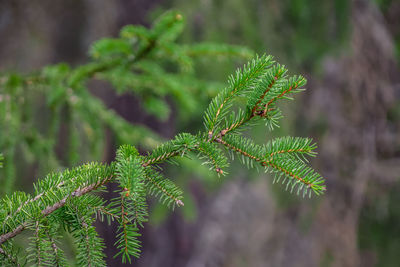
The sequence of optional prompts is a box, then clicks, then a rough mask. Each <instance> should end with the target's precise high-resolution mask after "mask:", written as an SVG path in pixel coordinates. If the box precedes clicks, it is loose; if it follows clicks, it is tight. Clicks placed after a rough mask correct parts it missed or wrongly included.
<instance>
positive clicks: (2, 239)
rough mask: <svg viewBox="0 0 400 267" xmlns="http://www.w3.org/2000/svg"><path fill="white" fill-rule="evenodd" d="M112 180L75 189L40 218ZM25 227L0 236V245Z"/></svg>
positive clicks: (19, 227) (43, 211) (22, 225)
mask: <svg viewBox="0 0 400 267" xmlns="http://www.w3.org/2000/svg"><path fill="white" fill-rule="evenodd" d="M112 178H113V177H112V176H110V177H106V178H104V179H102V180H101V181H100V182H98V183H94V184H91V185H88V186H86V187H83V188H78V189H76V190H75V191H73V192H72V193H71V194H69V195H68V196H66V197H64V198H63V199H61V200H60V201H58V202H56V203H54V204H53V205H51V206H48V207H46V208H45V209H44V210H42V211H41V214H42V216H43V217H45V216H47V215H49V214H51V213H53V212H54V211H56V210H57V209H59V208H61V207H63V206H64V205H65V203H66V202H67V200H68V199H69V198H73V197H80V196H82V195H85V194H87V193H89V192H91V191H93V190H95V189H97V188H98V187H100V186H102V185H105V184H106V183H108V182H110V181H111V179H112ZM35 198H36V197H35ZM27 226H28V223H27V222H25V223H22V224H21V225H19V226H17V227H16V228H15V229H14V230H12V231H10V232H8V233H5V234H3V235H1V236H0V244H3V243H4V242H6V241H7V240H9V239H11V238H13V237H15V236H16V235H18V234H20V233H21V232H22V231H24V230H25V228H26V227H27Z"/></svg>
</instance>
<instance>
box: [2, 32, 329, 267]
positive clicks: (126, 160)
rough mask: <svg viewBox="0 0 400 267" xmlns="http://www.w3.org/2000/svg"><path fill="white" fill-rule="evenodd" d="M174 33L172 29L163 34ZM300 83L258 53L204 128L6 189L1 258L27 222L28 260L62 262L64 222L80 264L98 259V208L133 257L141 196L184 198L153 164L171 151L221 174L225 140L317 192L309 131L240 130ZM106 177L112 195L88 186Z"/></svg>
mask: <svg viewBox="0 0 400 267" xmlns="http://www.w3.org/2000/svg"><path fill="white" fill-rule="evenodd" d="M160 27H161V26H160ZM178 28H179V27H178ZM178 28H177V29H178ZM136 30H138V29H136ZM124 34H129V31H128V30H126V31H125V32H124ZM141 34H142V35H140V36H141V37H140V38H144V39H146V38H150V39H151V35H149V36H147V35H146V33H144V32H142V33H141ZM174 38H175V36H174V35H172V34H171V35H166V36H164V37H163V39H162V40H163V41H168V40H171V39H174ZM150 39H149V40H150ZM163 41H162V42H163ZM103 45H107V42H106V43H104V44H103ZM108 45H110V44H108ZM114 45H115V46H116V48H115V49H117V48H118V50H124V49H126V47H125V46H124V45H123V44H118V43H117V44H114ZM93 49H94V50H93V51H97V50H101V49H102V48H100V47H97V48H93ZM96 49H97V50H96ZM93 53H94V54H95V52H93ZM110 56H111V55H110ZM304 85H305V79H304V78H303V77H301V76H293V77H288V76H287V70H286V69H285V68H284V67H283V66H281V65H279V64H277V63H275V62H274V61H273V60H272V57H271V56H267V55H263V56H260V57H256V59H254V60H253V61H251V62H250V63H248V64H247V65H246V66H245V67H244V68H243V69H242V70H239V71H237V72H236V74H235V75H233V76H231V78H230V79H229V85H228V87H226V88H225V89H223V90H222V91H221V93H220V94H218V96H216V97H215V98H214V99H213V100H212V101H211V103H210V106H209V107H208V109H207V110H206V112H205V115H204V120H205V122H204V124H205V126H206V131H205V132H201V133H198V134H196V135H193V134H189V133H182V134H178V135H177V136H176V137H175V138H174V139H173V140H171V141H168V142H166V143H164V144H161V145H159V146H158V147H157V148H155V149H153V150H152V151H151V152H148V153H147V155H145V156H143V155H140V154H139V153H138V151H137V149H136V148H135V147H134V146H132V145H122V146H121V147H120V148H119V149H118V150H117V156H116V159H115V161H114V162H112V163H111V164H109V165H106V164H97V163H91V164H85V165H82V166H80V167H77V168H73V169H70V170H65V171H62V172H58V173H57V172H56V173H52V174H49V175H48V176H47V177H46V178H44V179H41V180H39V181H38V182H37V183H35V185H34V189H35V190H34V194H33V196H31V195H29V194H26V193H22V192H15V193H14V194H12V195H11V196H6V197H5V198H3V199H2V200H1V201H0V208H1V209H0V219H1V221H2V225H1V229H0V230H1V235H0V245H1V250H0V254H2V255H3V256H2V258H0V260H1V262H2V263H4V264H6V263H9V262H12V259H15V258H16V257H15V256H14V255H13V254H14V253H15V251H14V250H13V249H12V240H11V239H12V238H13V237H15V236H16V235H18V234H20V233H21V232H22V231H23V230H24V229H30V230H32V231H33V233H34V236H33V237H32V248H33V249H32V253H31V256H30V257H31V259H32V261H33V262H35V263H36V264H39V263H40V264H41V263H49V264H50V263H51V264H53V263H55V262H57V264H59V265H62V264H63V262H64V261H63V253H62V251H61V249H60V247H58V246H57V245H56V243H55V242H56V241H57V239H58V238H59V235H58V233H57V231H52V232H51V231H50V229H51V226H52V224H54V229H59V228H60V227H59V226H60V225H62V226H63V228H65V229H66V230H67V231H70V232H71V233H72V236H73V237H74V238H75V239H76V240H77V241H78V242H79V245H78V248H77V249H78V253H77V262H78V264H79V265H82V266H83V265H84V266H87V265H89V266H102V265H104V254H103V252H102V249H103V248H104V245H103V241H102V240H101V239H100V237H99V236H98V235H97V233H96V231H95V229H94V226H93V223H94V221H95V219H96V218H97V216H99V215H100V216H101V217H104V216H106V217H107V218H108V221H111V220H115V221H117V222H118V225H119V226H118V229H117V234H116V236H117V241H116V243H115V246H116V247H117V248H118V253H117V255H116V256H121V257H122V261H123V262H126V261H129V262H130V261H131V258H132V257H139V255H140V247H141V244H140V240H139V237H140V234H139V232H138V231H139V228H142V227H144V226H145V223H146V222H147V220H148V205H147V201H146V198H147V197H148V196H149V195H154V196H156V197H158V199H159V200H160V202H162V203H164V204H166V205H168V206H170V207H172V208H174V207H180V206H183V205H184V201H183V193H182V190H181V189H180V188H179V187H178V186H176V185H175V184H174V183H173V181H172V180H169V179H167V178H164V176H163V174H162V172H161V171H159V169H160V166H159V165H160V164H162V163H165V162H170V161H172V160H173V158H174V157H189V158H190V157H191V156H194V155H197V156H198V157H199V159H200V160H202V161H203V162H204V163H205V164H207V165H209V166H210V168H211V169H213V171H215V172H216V173H218V174H223V175H225V174H227V171H226V170H225V169H226V168H228V165H229V164H228V158H227V155H226V154H225V153H224V152H223V150H222V149H221V147H223V148H225V150H227V151H228V152H229V153H231V154H232V155H233V154H236V155H239V159H241V161H242V162H243V163H244V164H246V165H247V166H248V167H249V168H251V167H257V166H261V167H262V168H264V169H265V171H266V172H270V173H272V174H274V177H275V178H274V182H282V183H285V184H286V189H288V190H290V191H291V192H295V193H297V194H302V195H303V196H306V195H308V196H310V197H311V195H312V194H313V193H314V194H316V195H319V194H321V193H323V192H324V191H325V186H324V184H323V183H324V179H323V178H322V177H321V175H319V174H318V173H317V172H316V171H314V170H313V169H312V168H311V167H310V166H308V165H307V164H308V160H307V157H308V156H311V157H313V156H315V155H316V152H315V149H316V145H315V144H314V143H312V140H311V139H309V138H301V137H282V138H276V139H273V140H270V141H268V142H267V143H266V144H262V145H258V144H255V143H254V142H253V141H252V140H251V139H250V138H248V137H244V136H243V135H242V132H243V131H242V130H243V129H244V127H251V126H253V125H255V124H257V123H261V122H264V123H266V124H267V126H271V125H275V124H277V123H278V121H277V119H278V116H280V111H279V112H278V110H279V109H278V107H277V102H278V101H279V100H281V99H291V98H290V95H291V94H292V93H295V92H300V91H301V90H302V89H301V87H302V86H304ZM236 99H242V100H243V99H245V100H246V101H245V103H247V106H246V108H245V109H244V110H243V111H239V112H237V111H236V113H235V112H234V111H233V105H234V104H235V100H236ZM242 103H243V101H242ZM109 182H112V183H116V184H117V185H118V189H117V190H116V191H117V193H118V195H117V197H115V198H114V199H112V200H111V201H106V200H103V199H102V198H101V197H100V196H99V195H97V194H93V193H95V192H101V191H102V190H104V185H105V184H106V183H109ZM42 241H45V242H44V243H41V242H42Z"/></svg>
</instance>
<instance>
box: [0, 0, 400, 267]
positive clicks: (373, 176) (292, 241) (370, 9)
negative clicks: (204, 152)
mask: <svg viewBox="0 0 400 267" xmlns="http://www.w3.org/2000/svg"><path fill="white" fill-rule="evenodd" d="M171 8H174V9H178V10H181V11H182V14H183V15H184V16H185V17H186V20H187V27H186V30H185V32H184V35H183V36H182V37H181V41H182V42H197V41H215V42H227V43H232V44H240V45H246V46H248V47H250V48H251V49H254V50H256V51H257V52H258V53H263V52H265V51H266V52H268V53H271V54H273V55H275V56H276V58H277V60H278V61H280V62H281V63H282V64H285V65H287V66H288V67H289V69H290V70H291V73H302V74H304V75H305V76H306V77H307V78H308V80H309V82H308V85H307V91H306V92H305V93H303V94H302V96H300V97H296V101H295V102H296V103H295V104H293V103H291V105H290V106H287V107H286V106H285V108H284V111H285V112H284V113H285V114H286V119H285V120H284V121H285V122H284V125H283V126H282V128H280V129H279V130H278V131H276V132H275V133H274V135H278V136H282V135H293V136H310V137H313V138H314V139H315V140H316V142H317V143H318V146H319V148H318V152H319V156H318V157H317V158H316V159H315V160H313V161H312V165H313V166H314V167H315V168H316V169H317V170H318V171H319V172H320V173H321V174H322V175H323V176H324V177H325V178H326V179H327V188H328V190H327V192H326V194H325V195H323V196H322V197H318V198H313V199H312V200H308V199H302V198H299V197H297V196H293V195H290V194H289V193H287V192H284V191H283V190H281V189H282V188H281V187H280V186H279V185H272V183H271V179H270V177H269V176H268V175H266V174H263V173H257V172H251V174H249V173H248V171H247V170H245V169H244V167H240V168H238V167H236V166H232V168H234V169H235V170H238V171H235V172H234V171H231V173H232V175H230V176H229V177H225V178H223V181H215V186H210V185H209V182H207V183H205V182H202V179H199V178H193V177H186V179H187V180H189V181H190V182H187V187H186V188H185V190H187V191H188V192H190V195H191V196H192V202H193V205H192V208H193V210H194V211H193V212H192V213H190V212H189V214H186V213H187V212H186V213H185V212H182V211H179V210H175V212H174V213H173V214H171V215H168V216H164V215H159V216H158V215H157V212H158V213H162V214H163V211H159V210H157V209H155V210H154V215H152V216H151V218H152V217H154V218H158V217H161V218H162V219H159V220H156V219H155V221H156V222H152V219H151V218H150V223H148V225H147V226H146V228H145V230H144V233H143V242H144V243H143V253H142V256H141V258H140V259H138V260H136V261H135V262H134V263H133V264H131V265H132V266H174V267H179V266H190V267H202V266H210V267H211V266H399V262H400V255H399V254H398V251H400V207H399V206H398V203H400V202H399V201H400V194H399V192H400V191H399V190H400V183H399V177H400V132H399V126H400V124H399V120H400V102H399V100H400V69H399V65H398V62H399V59H400V1H397V0H375V1H372V0H354V1H346V0H331V1H319V0H284V1H279V0H268V1H261V0H249V1H240V0H225V1H223V0H215V1H213V0H193V1H187V0H186V1H183V0H165V1H162V0H147V1H146V0H132V1H128V0H117V1H106V0H97V1H94V0H70V1H50V0H41V1H38V0H31V1H24V0H19V1H7V0H3V1H0V40H1V41H0V59H1V60H0V71H6V70H15V71H20V72H29V71H34V70H38V69H39V68H41V67H43V66H45V65H48V64H54V63H58V62H60V61H64V62H67V63H70V64H72V65H78V64H80V63H84V62H86V61H87V50H88V47H89V45H90V44H91V43H92V42H93V41H95V40H97V39H99V38H102V37H111V36H116V35H117V34H118V31H119V29H120V28H121V27H122V26H124V25H126V24H143V25H149V23H150V21H151V18H153V17H155V14H159V13H161V12H162V10H168V9H171ZM231 72H233V69H232V64H229V63H227V64H226V66H221V65H218V66H210V67H209V68H204V70H203V72H202V73H201V75H202V76H203V77H210V78H212V79H214V80H218V81H225V80H226V77H227V75H228V74H230V73H231ZM91 86H96V83H94V84H93V85H91ZM99 86H105V85H104V84H100V85H99ZM102 96H103V98H104V99H103V100H104V101H105V102H106V103H107V106H109V107H111V108H114V109H115V110H116V111H117V112H118V113H119V114H121V115H122V116H123V117H124V118H126V119H127V120H128V121H132V122H138V121H140V120H141V119H140V118H142V117H143V116H145V112H144V111H143V110H140V109H138V110H135V111H134V112H133V111H132V108H131V107H132V106H133V105H135V103H136V102H137V100H136V99H135V98H134V97H132V96H126V95H125V96H116V95H114V94H111V93H106V94H103V95H102ZM135 101H136V102H135ZM173 116H174V112H173V113H172V115H171V118H169V119H168V120H167V121H166V122H157V121H154V120H142V121H140V122H141V123H145V124H147V125H148V126H150V127H151V128H152V129H154V130H156V131H158V132H159V133H160V134H161V135H162V136H164V137H165V138H171V137H173V136H174V134H176V133H178V132H179V131H181V130H186V131H189V129H184V128H185V127H189V126H190V127H192V128H193V129H190V130H193V131H194V130H198V129H201V127H202V125H191V124H190V123H189V124H186V125H179V121H176V120H175V119H174V118H173ZM254 134H255V135H256V136H257V138H258V140H260V141H261V142H263V141H265V140H266V136H267V137H269V136H271V134H270V133H266V130H265V129H258V130H256V131H254ZM108 149H109V151H110V154H109V156H108V157H107V158H106V159H108V160H110V159H112V157H113V153H114V152H113V151H114V149H115V147H114V146H113V142H112V141H110V142H109V148H108ZM60 153H62V151H61V152H60ZM234 165H236V164H234ZM170 172H171V173H172V174H174V173H176V172H177V171H176V170H175V171H174V170H170ZM233 173H235V174H233ZM192 178H193V179H192ZM20 179H22V181H23V182H19V183H23V184H26V185H29V184H31V183H32V179H33V177H31V176H30V175H29V173H28V174H25V175H24V177H20ZM25 188H26V186H25ZM98 229H99V232H100V234H101V235H102V236H103V237H104V238H105V240H106V244H107V245H108V249H107V251H106V253H107V254H108V255H109V257H108V259H107V263H108V265H109V266H123V265H122V264H121V263H120V259H118V258H117V259H113V257H112V255H114V254H115V251H114V250H113V249H112V243H113V234H112V232H111V231H109V230H107V229H108V227H106V226H104V227H103V226H101V225H99V228H98ZM127 266H128V264H127Z"/></svg>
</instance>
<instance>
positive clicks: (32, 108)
mask: <svg viewBox="0 0 400 267" xmlns="http://www.w3.org/2000/svg"><path fill="white" fill-rule="evenodd" d="M184 24H185V19H184V17H183V16H182V15H181V14H180V13H179V12H176V11H170V12H166V13H164V14H163V15H162V16H161V17H160V18H159V19H157V20H156V21H155V23H154V24H153V25H152V27H151V28H150V29H147V28H145V27H143V26H132V25H128V26H125V27H124V28H123V29H122V30H121V32H120V36H119V37H116V38H105V39H102V40H99V41H97V42H95V43H94V44H93V45H92V46H91V48H90V51H89V55H90V61H89V62H88V63H87V64H84V65H81V66H78V67H75V68H73V67H71V66H69V65H68V64H65V63H60V64H56V65H50V66H47V67H45V68H43V69H42V70H40V71H35V72H33V73H28V74H20V73H2V74H0V90H1V91H0V128H1V129H2V131H1V132H0V151H2V153H3V154H4V157H5V161H4V168H3V169H2V170H1V172H0V177H1V180H2V184H3V185H4V186H2V187H1V194H4V193H10V192H12V191H13V189H14V184H15V182H16V177H35V176H41V175H44V174H45V173H47V172H48V171H49V170H56V169H60V168H65V167H69V166H73V165H76V164H77V163H80V162H85V161H88V160H103V159H104V158H105V157H106V154H105V151H104V150H105V145H106V143H107V134H106V133H107V130H108V129H109V130H110V131H111V132H112V134H113V136H115V138H116V141H117V144H121V143H129V144H132V145H138V146H140V147H141V148H143V149H149V148H154V147H155V146H156V145H157V144H159V142H160V140H162V138H161V137H160V136H159V135H158V134H157V133H155V132H153V131H151V130H150V129H149V128H147V127H146V126H144V125H139V124H135V125H132V123H130V122H127V121H126V120H125V119H124V118H123V117H121V116H120V115H118V114H117V113H116V112H115V111H113V110H111V109H109V108H108V106H107V105H109V103H107V102H103V101H102V100H101V99H100V98H98V97H97V96H96V91H95V90H92V91H93V93H91V92H90V91H89V88H88V82H89V81H90V80H93V79H95V80H100V81H105V82H106V83H109V84H111V85H112V87H113V88H114V89H115V93H116V94H119V95H122V94H131V95H134V96H135V97H136V98H138V99H139V100H140V103H142V104H141V108H143V110H144V114H146V113H147V114H151V115H153V118H155V119H157V120H159V121H163V120H167V119H168V118H170V116H171V104H172V105H174V106H176V107H177V109H176V110H177V114H176V115H174V116H176V117H177V118H176V119H177V120H178V121H179V122H180V124H181V122H186V123H188V122H190V119H191V118H192V117H193V116H196V115H197V116H196V117H200V114H201V112H202V111H203V109H204V108H205V105H206V103H207V101H208V99H209V98H210V97H211V96H214V95H215V94H216V92H217V91H218V89H219V88H220V85H221V83H220V82H217V81H216V82H212V81H210V80H209V79H207V80H202V79H199V78H197V75H196V71H197V69H198V67H197V66H198V61H208V62H211V61H214V62H215V60H214V58H215V55H216V54H217V55H218V57H219V58H227V59H229V60H230V61H235V60H236V59H239V60H240V59H249V58H250V57H252V56H253V55H254V53H253V52H252V51H251V50H249V49H247V48H244V47H241V46H233V45H226V44H217V43H196V44H193V45H191V44H180V42H177V38H178V37H179V36H180V35H181V32H182V30H183V28H184ZM232 59H234V60H232ZM213 65H218V63H215V64H213ZM133 110H137V109H132V111H133ZM138 116H139V114H138ZM18 183H19V184H18V187H19V188H20V187H21V184H22V181H21V179H19V181H18ZM28 184H30V183H28Z"/></svg>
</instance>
